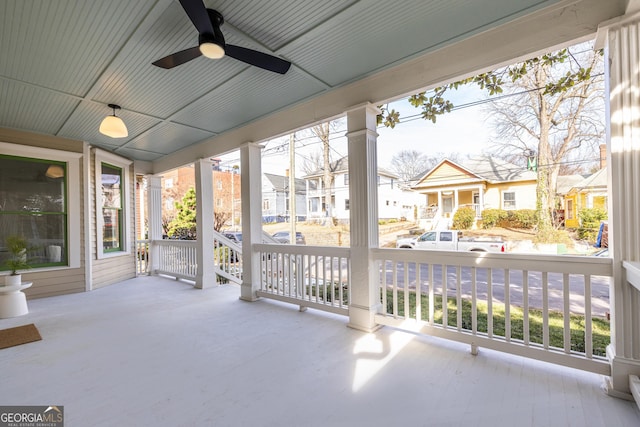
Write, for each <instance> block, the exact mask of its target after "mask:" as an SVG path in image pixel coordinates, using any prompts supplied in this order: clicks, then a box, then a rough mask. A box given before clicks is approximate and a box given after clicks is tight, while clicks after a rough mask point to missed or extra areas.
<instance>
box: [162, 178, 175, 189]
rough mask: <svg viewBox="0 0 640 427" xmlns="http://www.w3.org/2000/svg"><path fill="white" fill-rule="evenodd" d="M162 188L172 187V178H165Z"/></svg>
mask: <svg viewBox="0 0 640 427" xmlns="http://www.w3.org/2000/svg"><path fill="white" fill-rule="evenodd" d="M164 188H173V178H167V179H165V180H164Z"/></svg>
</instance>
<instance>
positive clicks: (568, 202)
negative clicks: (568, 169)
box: [561, 167, 607, 228]
mask: <svg viewBox="0 0 640 427" xmlns="http://www.w3.org/2000/svg"><path fill="white" fill-rule="evenodd" d="M561 195H562V196H563V198H564V202H563V203H564V212H565V219H564V225H565V227H568V228H578V227H580V219H579V218H578V212H580V210H582V209H585V208H601V209H605V210H606V209H607V168H606V167H605V168H602V169H600V170H599V171H598V172H596V173H594V174H592V175H590V176H588V177H586V178H584V179H583V180H582V181H580V182H578V183H576V184H575V185H573V186H571V187H570V188H568V190H566V193H564V194H561Z"/></svg>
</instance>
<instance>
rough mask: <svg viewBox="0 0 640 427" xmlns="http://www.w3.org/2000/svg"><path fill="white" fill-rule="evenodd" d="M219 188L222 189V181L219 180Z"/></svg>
mask: <svg viewBox="0 0 640 427" xmlns="http://www.w3.org/2000/svg"><path fill="white" fill-rule="evenodd" d="M218 190H222V181H220V180H218Z"/></svg>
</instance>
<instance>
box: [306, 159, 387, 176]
mask: <svg viewBox="0 0 640 427" xmlns="http://www.w3.org/2000/svg"><path fill="white" fill-rule="evenodd" d="M329 170H330V171H331V172H333V173H334V174H344V173H347V172H349V158H348V156H344V157H341V158H339V159H338V160H335V161H333V162H331V163H330V164H329ZM323 174H324V168H318V169H316V170H314V171H312V172H311V173H309V174H307V175H305V177H304V178H305V179H309V178H315V177H319V176H322V175H323ZM378 175H383V176H386V177H389V178H393V179H399V177H398V175H396V174H395V173H393V172H390V171H389V170H387V169H385V168H381V167H378Z"/></svg>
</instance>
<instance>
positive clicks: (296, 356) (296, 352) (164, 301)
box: [0, 277, 640, 427]
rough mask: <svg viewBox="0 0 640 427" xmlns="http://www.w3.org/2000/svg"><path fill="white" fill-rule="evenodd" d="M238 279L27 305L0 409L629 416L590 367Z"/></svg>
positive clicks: (584, 420) (482, 421) (127, 285)
mask: <svg viewBox="0 0 640 427" xmlns="http://www.w3.org/2000/svg"><path fill="white" fill-rule="evenodd" d="M238 296H239V288H238V287H237V286H234V285H224V286H221V287H216V288H212V289H206V290H197V289H194V288H192V287H191V285H189V284H186V283H183V282H178V281H173V280H169V279H165V278H160V277H141V278H137V279H132V280H128V281H125V282H122V283H119V284H117V285H113V286H110V287H107V288H104V289H99V290H96V291H93V292H88V293H82V294H74V295H67V296H60V297H52V298H43V299H37V300H31V301H29V309H30V313H29V314H27V315H25V316H21V317H17V318H12V319H3V320H0V329H4V328H9V327H13V326H19V325H23V324H28V323H35V325H36V326H37V327H38V329H39V330H40V334H41V335H42V341H39V342H35V343H29V344H25V345H21V346H17V347H12V348H8V349H4V350H0V366H2V386H1V387H0V405H63V406H64V410H65V421H66V423H65V426H69V427H73V426H147V425H153V426H214V425H215V426H308V425H311V426H335V425H338V426H364V425H367V426H401V425H425V426H581V427H582V426H618V427H623V426H639V425H640V411H639V410H638V408H637V407H636V405H635V403H633V402H629V401H624V400H620V399H615V398H612V397H609V396H607V395H606V394H605V393H604V391H603V390H602V385H603V378H602V377H601V376H598V375H594V374H590V373H586V372H582V371H577V370H573V369H568V368H564V367H560V366H555V365H550V364H546V363H542V362H537V361H534V360H528V359H523V358H519V357H515V356H510V355H506V354H501V353H497V352H493V351H490V350H485V349H480V354H479V355H478V356H472V355H471V354H470V353H469V347H468V346H465V345H461V344H457V343H453V342H448V341H444V340H439V339H436V338H431V337H421V336H414V335H411V334H406V333H403V332H399V331H394V330H393V329H390V328H383V329H381V330H379V331H377V332H376V333H375V334H365V333H362V332H359V331H356V330H352V329H350V328H348V327H347V326H346V323H347V319H346V318H343V317H340V316H336V315H331V314H326V313H322V312H318V311H314V310H308V311H307V312H304V313H301V312H299V311H298V310H297V307H296V306H292V305H288V304H281V303H278V302H275V301H270V300H260V301H257V302H255V303H247V302H244V301H240V300H239V299H238Z"/></svg>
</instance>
